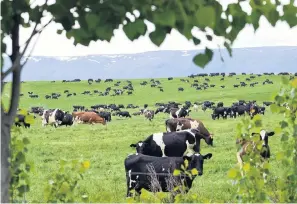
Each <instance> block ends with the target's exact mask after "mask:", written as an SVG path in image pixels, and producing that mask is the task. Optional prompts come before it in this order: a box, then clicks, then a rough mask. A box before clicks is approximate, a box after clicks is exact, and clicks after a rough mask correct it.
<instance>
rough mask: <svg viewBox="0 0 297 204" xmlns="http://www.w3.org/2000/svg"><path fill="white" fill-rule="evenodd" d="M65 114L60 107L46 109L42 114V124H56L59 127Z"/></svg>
mask: <svg viewBox="0 0 297 204" xmlns="http://www.w3.org/2000/svg"><path fill="white" fill-rule="evenodd" d="M64 115H65V114H64V112H63V111H62V110H60V109H58V108H56V109H49V110H44V111H43V114H42V116H41V118H42V126H43V127H44V126H46V125H54V126H55V127H58V126H59V125H60V124H61V123H62V121H63V118H64Z"/></svg>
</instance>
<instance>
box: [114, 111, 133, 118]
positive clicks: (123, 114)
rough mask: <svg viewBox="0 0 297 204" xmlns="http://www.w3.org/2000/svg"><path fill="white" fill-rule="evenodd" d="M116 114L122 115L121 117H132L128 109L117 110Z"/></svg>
mask: <svg viewBox="0 0 297 204" xmlns="http://www.w3.org/2000/svg"><path fill="white" fill-rule="evenodd" d="M116 115H118V116H121V117H126V118H128V117H129V118H131V115H130V113H129V112H128V111H120V112H117V113H116Z"/></svg>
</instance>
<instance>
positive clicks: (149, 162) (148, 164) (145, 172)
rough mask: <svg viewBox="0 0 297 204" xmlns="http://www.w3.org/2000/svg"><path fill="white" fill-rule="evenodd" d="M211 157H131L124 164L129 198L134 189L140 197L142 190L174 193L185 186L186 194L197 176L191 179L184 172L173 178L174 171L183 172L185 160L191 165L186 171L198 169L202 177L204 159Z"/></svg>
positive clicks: (209, 155)
mask: <svg viewBox="0 0 297 204" xmlns="http://www.w3.org/2000/svg"><path fill="white" fill-rule="evenodd" d="M211 157H212V154H211V153H208V154H206V155H201V154H198V153H197V154H194V155H192V156H190V157H188V156H183V157H153V156H147V155H143V154H133V155H129V156H128V157H127V158H126V159H125V162H124V164H125V171H126V179H127V197H131V196H132V194H131V192H130V191H131V190H132V189H135V191H136V193H137V194H138V195H140V194H141V189H142V188H144V189H146V190H148V191H153V192H154V191H156V190H157V191H160V190H162V191H163V192H172V191H173V190H174V189H173V188H174V187H177V186H185V187H186V189H185V193H187V192H188V191H189V190H190V189H191V187H192V184H193V181H194V179H195V178H196V175H193V176H192V177H191V178H190V177H189V176H187V175H186V174H185V173H184V172H181V174H180V175H178V176H173V171H174V170H175V169H178V170H181V166H182V165H184V163H185V160H188V163H189V165H188V167H187V169H186V171H191V170H192V169H196V170H197V171H198V175H199V176H202V175H203V163H204V159H210V158H211ZM150 175H151V176H150ZM153 175H156V178H153ZM151 178H153V179H154V180H155V179H157V181H158V183H157V185H158V186H159V187H160V188H158V189H154V187H156V186H154V182H152V180H151ZM170 179H174V180H173V182H172V183H173V185H172V186H171V185H168V180H170ZM171 181H172V180H171Z"/></svg>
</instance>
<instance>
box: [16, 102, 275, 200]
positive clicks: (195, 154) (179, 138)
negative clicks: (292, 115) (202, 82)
mask: <svg viewBox="0 0 297 204" xmlns="http://www.w3.org/2000/svg"><path fill="white" fill-rule="evenodd" d="M271 104H272V103H271V102H263V105H265V106H269V105H271ZM155 105H156V106H157V109H156V110H155V111H154V110H148V105H147V104H145V105H144V108H143V109H140V110H139V111H138V112H135V113H133V114H132V115H134V116H136V115H144V117H145V118H147V119H149V120H152V119H153V118H154V115H156V114H158V113H165V114H166V113H167V114H169V119H166V120H165V122H164V123H165V128H166V132H162V133H154V134H151V135H150V136H148V137H147V138H146V139H144V140H142V141H138V142H136V143H133V144H131V145H130V147H133V148H135V150H136V153H135V154H131V155H129V156H128V157H127V158H126V159H125V170H126V179H127V197H128V196H131V195H132V194H131V190H132V189H134V190H135V191H136V193H137V194H140V193H141V189H142V188H144V189H147V190H149V191H151V190H152V186H151V185H152V180H151V179H152V175H156V176H157V181H158V182H159V185H160V186H159V190H162V191H164V192H168V191H170V192H172V190H173V189H174V187H176V186H179V185H181V184H182V185H184V186H186V187H187V190H186V192H187V191H188V190H189V189H190V188H191V186H192V182H193V180H194V179H195V177H196V175H194V176H192V177H189V176H188V175H187V174H185V173H182V174H181V175H179V176H173V172H174V169H179V170H181V168H182V165H183V164H184V161H185V160H187V161H188V167H187V169H186V170H188V171H191V170H193V169H197V172H198V173H197V175H199V176H201V175H202V174H203V163H204V160H205V159H210V158H211V157H212V153H208V154H205V155H202V154H201V153H200V140H201V139H203V140H204V141H205V142H206V144H208V145H211V146H212V145H213V140H214V137H213V135H214V134H211V133H209V131H208V130H207V128H206V127H205V126H204V124H203V122H202V121H200V120H198V119H193V118H190V117H189V116H190V112H191V110H190V109H191V108H193V110H194V111H198V107H199V106H200V107H201V110H203V111H206V110H207V109H212V110H213V113H212V114H211V117H212V118H213V119H216V118H220V116H221V117H222V118H224V119H226V118H227V116H230V117H233V118H235V117H236V116H241V115H245V114H248V115H249V116H250V117H251V118H253V117H254V116H255V115H256V114H264V112H265V107H261V106H258V105H257V104H256V101H248V102H246V101H244V100H239V101H238V102H235V103H233V104H232V106H230V107H224V104H223V103H222V102H218V103H217V104H216V105H215V103H214V102H211V101H204V102H202V103H198V102H195V103H193V104H192V103H191V102H190V101H186V102H185V104H181V103H176V102H173V101H171V102H168V103H156V104H155ZM180 105H182V107H180ZM129 107H130V108H139V106H134V105H133V104H129ZM121 108H125V107H124V106H123V105H118V106H117V105H115V104H110V105H93V106H91V109H90V110H88V109H86V108H85V107H84V106H78V105H75V106H73V112H72V114H70V113H68V112H67V111H63V110H61V109H58V108H56V109H43V108H42V107H32V108H31V111H30V112H32V113H34V114H35V115H39V116H41V119H42V126H46V125H53V126H55V127H58V126H62V125H66V126H68V125H69V126H71V125H73V124H74V123H88V124H95V123H99V124H103V125H106V124H107V122H111V116H112V115H113V116H116V115H118V116H121V117H132V116H131V115H130V113H129V112H128V111H121ZM107 110H110V112H109V111H107ZM18 117H19V118H18V119H19V120H18V121H17V122H16V125H19V126H20V125H21V123H22V122H23V124H24V125H25V126H26V124H25V117H26V116H24V115H18ZM35 117H36V116H35ZM27 125H29V124H27ZM28 127H30V125H29V126H28ZM255 134H258V135H259V142H262V146H263V149H264V151H262V153H261V155H262V157H263V158H269V157H270V149H269V146H268V137H269V136H272V135H274V132H267V131H265V130H262V131H261V132H259V133H253V135H255ZM237 142H238V143H239V144H241V145H242V148H241V150H240V151H239V152H238V153H237V158H238V162H239V163H240V165H241V166H242V163H243V161H242V156H243V155H244V154H245V153H246V151H247V145H248V144H249V143H247V142H246V141H237ZM152 171H153V172H152ZM169 177H170V178H171V179H174V182H173V183H174V185H169V183H168V182H169V180H168V179H169ZM171 184H172V182H171Z"/></svg>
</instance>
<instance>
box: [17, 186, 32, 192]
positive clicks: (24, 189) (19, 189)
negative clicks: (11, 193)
mask: <svg viewBox="0 0 297 204" xmlns="http://www.w3.org/2000/svg"><path fill="white" fill-rule="evenodd" d="M18 191H19V192H20V193H21V194H23V193H26V192H29V191H30V187H29V186H28V185H21V186H20V187H18Z"/></svg>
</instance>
